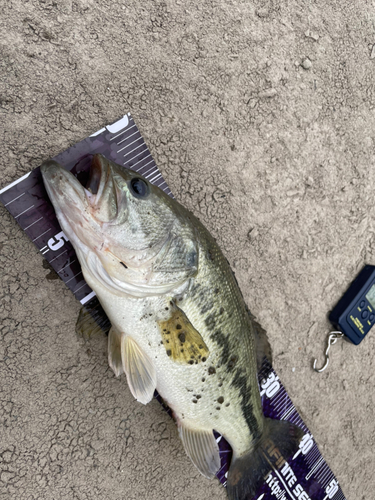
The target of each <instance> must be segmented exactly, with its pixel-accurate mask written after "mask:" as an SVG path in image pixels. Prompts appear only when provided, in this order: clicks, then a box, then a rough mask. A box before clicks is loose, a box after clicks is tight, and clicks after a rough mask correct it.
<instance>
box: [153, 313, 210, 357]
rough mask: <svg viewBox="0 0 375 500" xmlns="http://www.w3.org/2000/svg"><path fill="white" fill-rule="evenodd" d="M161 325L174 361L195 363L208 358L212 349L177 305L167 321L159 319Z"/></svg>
mask: <svg viewBox="0 0 375 500" xmlns="http://www.w3.org/2000/svg"><path fill="white" fill-rule="evenodd" d="M159 327H160V332H161V335H162V337H163V344H164V347H165V349H166V351H167V355H168V356H170V357H171V358H172V359H173V360H174V361H176V362H178V363H182V364H190V365H193V364H197V363H200V362H201V361H205V360H206V359H207V358H208V356H209V353H210V351H209V350H208V347H207V345H206V344H205V342H204V340H203V338H202V336H201V334H200V333H199V332H198V331H197V330H196V329H195V328H194V326H193V325H192V324H191V323H190V321H189V319H188V318H187V316H186V314H185V313H184V312H183V311H182V310H181V309H179V308H178V307H177V306H173V310H172V314H171V316H170V318H169V319H168V320H167V321H159Z"/></svg>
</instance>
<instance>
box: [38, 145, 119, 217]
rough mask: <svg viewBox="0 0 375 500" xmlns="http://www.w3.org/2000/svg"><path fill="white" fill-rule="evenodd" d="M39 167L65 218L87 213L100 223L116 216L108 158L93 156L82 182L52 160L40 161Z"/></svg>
mask: <svg viewBox="0 0 375 500" xmlns="http://www.w3.org/2000/svg"><path fill="white" fill-rule="evenodd" d="M40 170H41V173H42V177H43V181H44V185H45V187H46V190H47V193H48V196H49V198H50V200H51V201H52V204H53V205H54V207H55V210H56V212H57V213H59V212H61V213H62V214H64V215H66V216H68V218H69V219H75V218H77V217H80V216H82V215H83V216H85V215H86V216H87V215H88V213H90V215H91V216H92V217H93V218H94V219H96V221H97V222H102V223H103V222H110V221H111V220H113V219H114V218H115V217H116V215H117V211H118V210H117V207H118V203H119V201H120V200H119V190H118V189H117V188H116V185H115V182H114V180H113V175H112V174H113V172H112V168H111V165H110V162H109V161H108V160H107V159H106V158H105V157H104V156H102V155H100V154H95V155H94V156H93V158H92V161H91V165H90V170H89V175H88V179H87V181H86V182H85V184H83V183H81V182H80V180H79V179H78V178H77V177H75V176H74V175H73V174H72V173H71V172H69V171H68V170H65V168H64V167H62V166H61V165H60V164H59V163H57V162H56V161H53V160H48V161H46V162H44V163H43V164H42V165H41V168H40ZM121 201H123V200H121Z"/></svg>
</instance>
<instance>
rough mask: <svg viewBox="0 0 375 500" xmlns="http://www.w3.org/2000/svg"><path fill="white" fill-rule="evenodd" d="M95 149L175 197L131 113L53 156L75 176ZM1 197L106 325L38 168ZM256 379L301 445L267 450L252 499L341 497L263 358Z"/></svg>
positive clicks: (269, 411)
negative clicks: (268, 462)
mask: <svg viewBox="0 0 375 500" xmlns="http://www.w3.org/2000/svg"><path fill="white" fill-rule="evenodd" d="M95 153H101V154H102V155H104V156H106V157H107V158H109V159H110V160H112V161H114V162H115V163H118V164H119V165H123V166H125V167H127V168H131V169H133V170H135V171H137V172H139V173H140V174H142V175H143V176H144V177H146V179H148V180H149V182H151V183H152V184H155V185H156V186H158V187H160V188H161V189H162V190H163V191H164V192H165V193H167V194H168V195H169V196H172V197H173V195H172V193H171V191H170V189H169V187H168V186H167V183H166V182H165V180H164V179H163V177H162V175H161V173H160V171H159V169H158V168H157V166H156V164H155V162H154V160H153V158H152V156H151V153H150V151H149V150H148V148H147V146H146V144H145V142H144V140H143V138H142V136H141V134H140V132H139V130H138V128H137V126H136V124H135V123H134V120H133V118H132V117H131V115H130V113H128V114H126V115H124V116H123V117H122V118H121V119H120V120H118V121H116V122H115V123H113V124H111V125H107V126H106V127H104V128H102V129H100V130H98V131H97V132H96V133H95V134H92V135H91V136H90V137H88V138H86V139H84V140H83V141H81V142H79V143H77V144H75V145H74V146H72V147H71V148H69V149H67V150H66V151H64V152H62V153H61V154H59V155H57V156H55V157H54V158H52V159H53V160H55V161H57V162H58V163H60V164H61V165H63V166H64V167H65V168H66V169H67V170H70V171H71V172H72V173H74V174H75V175H76V176H77V177H78V178H79V177H80V176H83V175H85V173H86V172H88V170H89V168H90V163H91V157H92V155H93V154H95ZM0 201H1V202H2V203H3V204H4V206H5V207H6V208H7V209H8V210H9V212H10V213H11V214H12V215H13V217H14V218H15V219H16V221H17V222H18V223H19V224H20V226H21V227H22V229H23V230H24V231H25V233H26V234H27V236H28V237H29V238H30V239H31V240H32V241H33V243H34V244H35V245H36V246H37V248H38V249H39V251H40V252H41V254H42V255H43V257H44V258H45V259H47V261H48V262H49V263H50V265H51V266H52V267H53V268H54V270H55V271H56V273H57V274H58V275H59V276H60V278H61V279H62V280H63V281H64V283H65V284H66V285H67V286H68V287H69V288H70V290H71V291H72V292H73V293H74V295H75V296H76V298H77V299H78V300H79V301H80V302H81V304H85V305H90V311H93V310H94V311H95V314H96V320H97V321H98V323H101V324H102V323H106V322H107V323H108V319H107V318H106V316H105V314H104V311H103V310H102V308H101V306H100V304H99V302H98V301H97V299H96V297H95V292H93V291H92V290H91V289H90V287H89V286H88V285H87V284H86V282H85V281H84V279H83V276H82V272H81V267H80V264H79V262H78V259H77V257H76V254H75V251H74V249H73V246H72V245H71V243H70V242H69V240H68V238H67V237H66V235H65V234H64V232H63V231H62V230H61V228H60V226H59V224H58V222H57V219H56V216H55V211H54V209H53V207H52V204H51V202H50V201H49V198H48V196H47V193H46V191H45V189H44V185H43V181H42V177H41V174H40V170H39V168H37V169H35V170H33V171H32V172H30V173H28V174H26V175H24V176H23V177H21V178H20V179H18V180H16V181H15V182H13V183H12V184H10V185H9V186H7V187H5V188H3V189H2V190H0ZM373 295H374V300H375V294H372V292H371V293H370V298H371V300H372V297H373ZM370 303H371V301H370ZM258 379H259V387H260V395H261V398H262V406H263V412H264V415H265V416H266V417H269V418H273V419H277V420H287V421H289V422H292V423H294V424H296V425H297V426H298V427H300V428H301V429H303V431H304V436H303V438H302V440H301V443H300V445H299V449H298V450H297V451H296V453H295V454H294V456H293V457H291V458H289V459H288V460H287V461H286V460H285V459H284V457H282V456H279V455H277V454H278V453H279V452H278V450H277V449H276V448H275V449H270V450H267V451H268V453H269V454H271V455H273V456H275V458H276V459H277V460H276V467H275V469H274V470H273V471H272V472H271V473H270V474H269V475H268V476H267V477H266V478H265V482H264V485H263V486H262V487H261V488H259V490H258V492H257V494H256V496H255V497H254V499H256V500H286V499H287V500H328V499H330V500H345V497H344V495H343V493H342V491H341V488H340V486H339V484H338V481H337V479H336V478H335V476H334V475H333V473H332V471H331V470H330V468H329V467H328V465H327V463H326V462H325V460H324V458H323V457H322V455H321V454H320V451H319V450H318V447H317V445H316V442H315V440H314V438H313V436H312V434H311V432H310V431H309V429H308V428H307V427H306V425H305V423H304V422H303V420H302V418H301V416H300V415H299V413H298V411H297V410H296V408H295V406H294V405H293V403H292V401H291V399H290V398H289V396H288V394H287V392H286V391H285V389H284V387H283V385H282V384H281V381H280V379H279V377H278V376H277V374H276V373H275V371H274V370H273V369H272V367H271V366H270V365H269V364H268V362H267V361H266V360H264V362H263V365H262V368H261V370H260V371H259V374H258ZM156 398H157V399H158V400H159V401H160V402H161V403H162V401H161V398H160V396H158V395H156ZM167 411H168V409H167ZM169 413H171V412H170V411H169ZM215 437H216V440H217V442H218V445H219V449H220V457H221V464H222V467H221V469H220V470H219V472H218V474H217V476H218V478H219V480H220V481H221V483H222V484H223V485H224V486H225V485H226V481H227V474H228V468H229V464H230V459H231V455H232V450H231V448H230V446H229V444H228V443H227V442H226V441H225V439H224V438H223V437H222V436H220V435H219V434H217V433H215Z"/></svg>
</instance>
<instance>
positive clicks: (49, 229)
mask: <svg viewBox="0 0 375 500" xmlns="http://www.w3.org/2000/svg"><path fill="white" fill-rule="evenodd" d="M51 229H52V228H51V227H50V228H48V229H47V231H44V233H42V234H40V235H39V236H37V237H36V238H34V239H33V242H34V241H36V240H39V238H41V237H42V236H44V235H45V234H47V233H48V231H51Z"/></svg>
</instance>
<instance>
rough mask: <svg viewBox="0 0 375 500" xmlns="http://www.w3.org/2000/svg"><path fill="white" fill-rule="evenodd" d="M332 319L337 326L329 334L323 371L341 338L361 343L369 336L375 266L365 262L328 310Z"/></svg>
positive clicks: (373, 321)
mask: <svg viewBox="0 0 375 500" xmlns="http://www.w3.org/2000/svg"><path fill="white" fill-rule="evenodd" d="M328 318H329V320H330V322H331V323H332V324H333V325H334V326H335V328H337V331H335V332H331V333H330V334H329V337H328V346H327V349H326V352H325V354H326V362H325V364H324V366H323V367H322V368H320V369H317V368H316V361H317V360H315V361H314V370H315V371H317V372H319V373H321V372H322V371H324V370H325V369H326V368H327V366H328V363H329V350H330V347H331V345H333V344H335V343H336V342H337V340H339V339H340V338H345V339H346V340H348V341H350V342H352V343H353V344H355V345H358V344H360V343H361V342H362V340H363V339H364V338H365V337H366V335H367V334H368V333H369V331H370V330H371V329H372V327H373V326H374V324H375V266H370V265H366V266H365V267H364V268H363V269H362V271H361V272H360V273H359V274H358V276H357V277H356V278H355V280H354V281H353V282H352V283H351V285H350V286H349V288H348V289H347V291H346V292H345V293H344V295H343V296H342V297H341V299H340V300H339V302H338V303H337V304H336V306H335V307H334V308H333V309H332V311H331V312H330V314H329V317H328Z"/></svg>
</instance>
